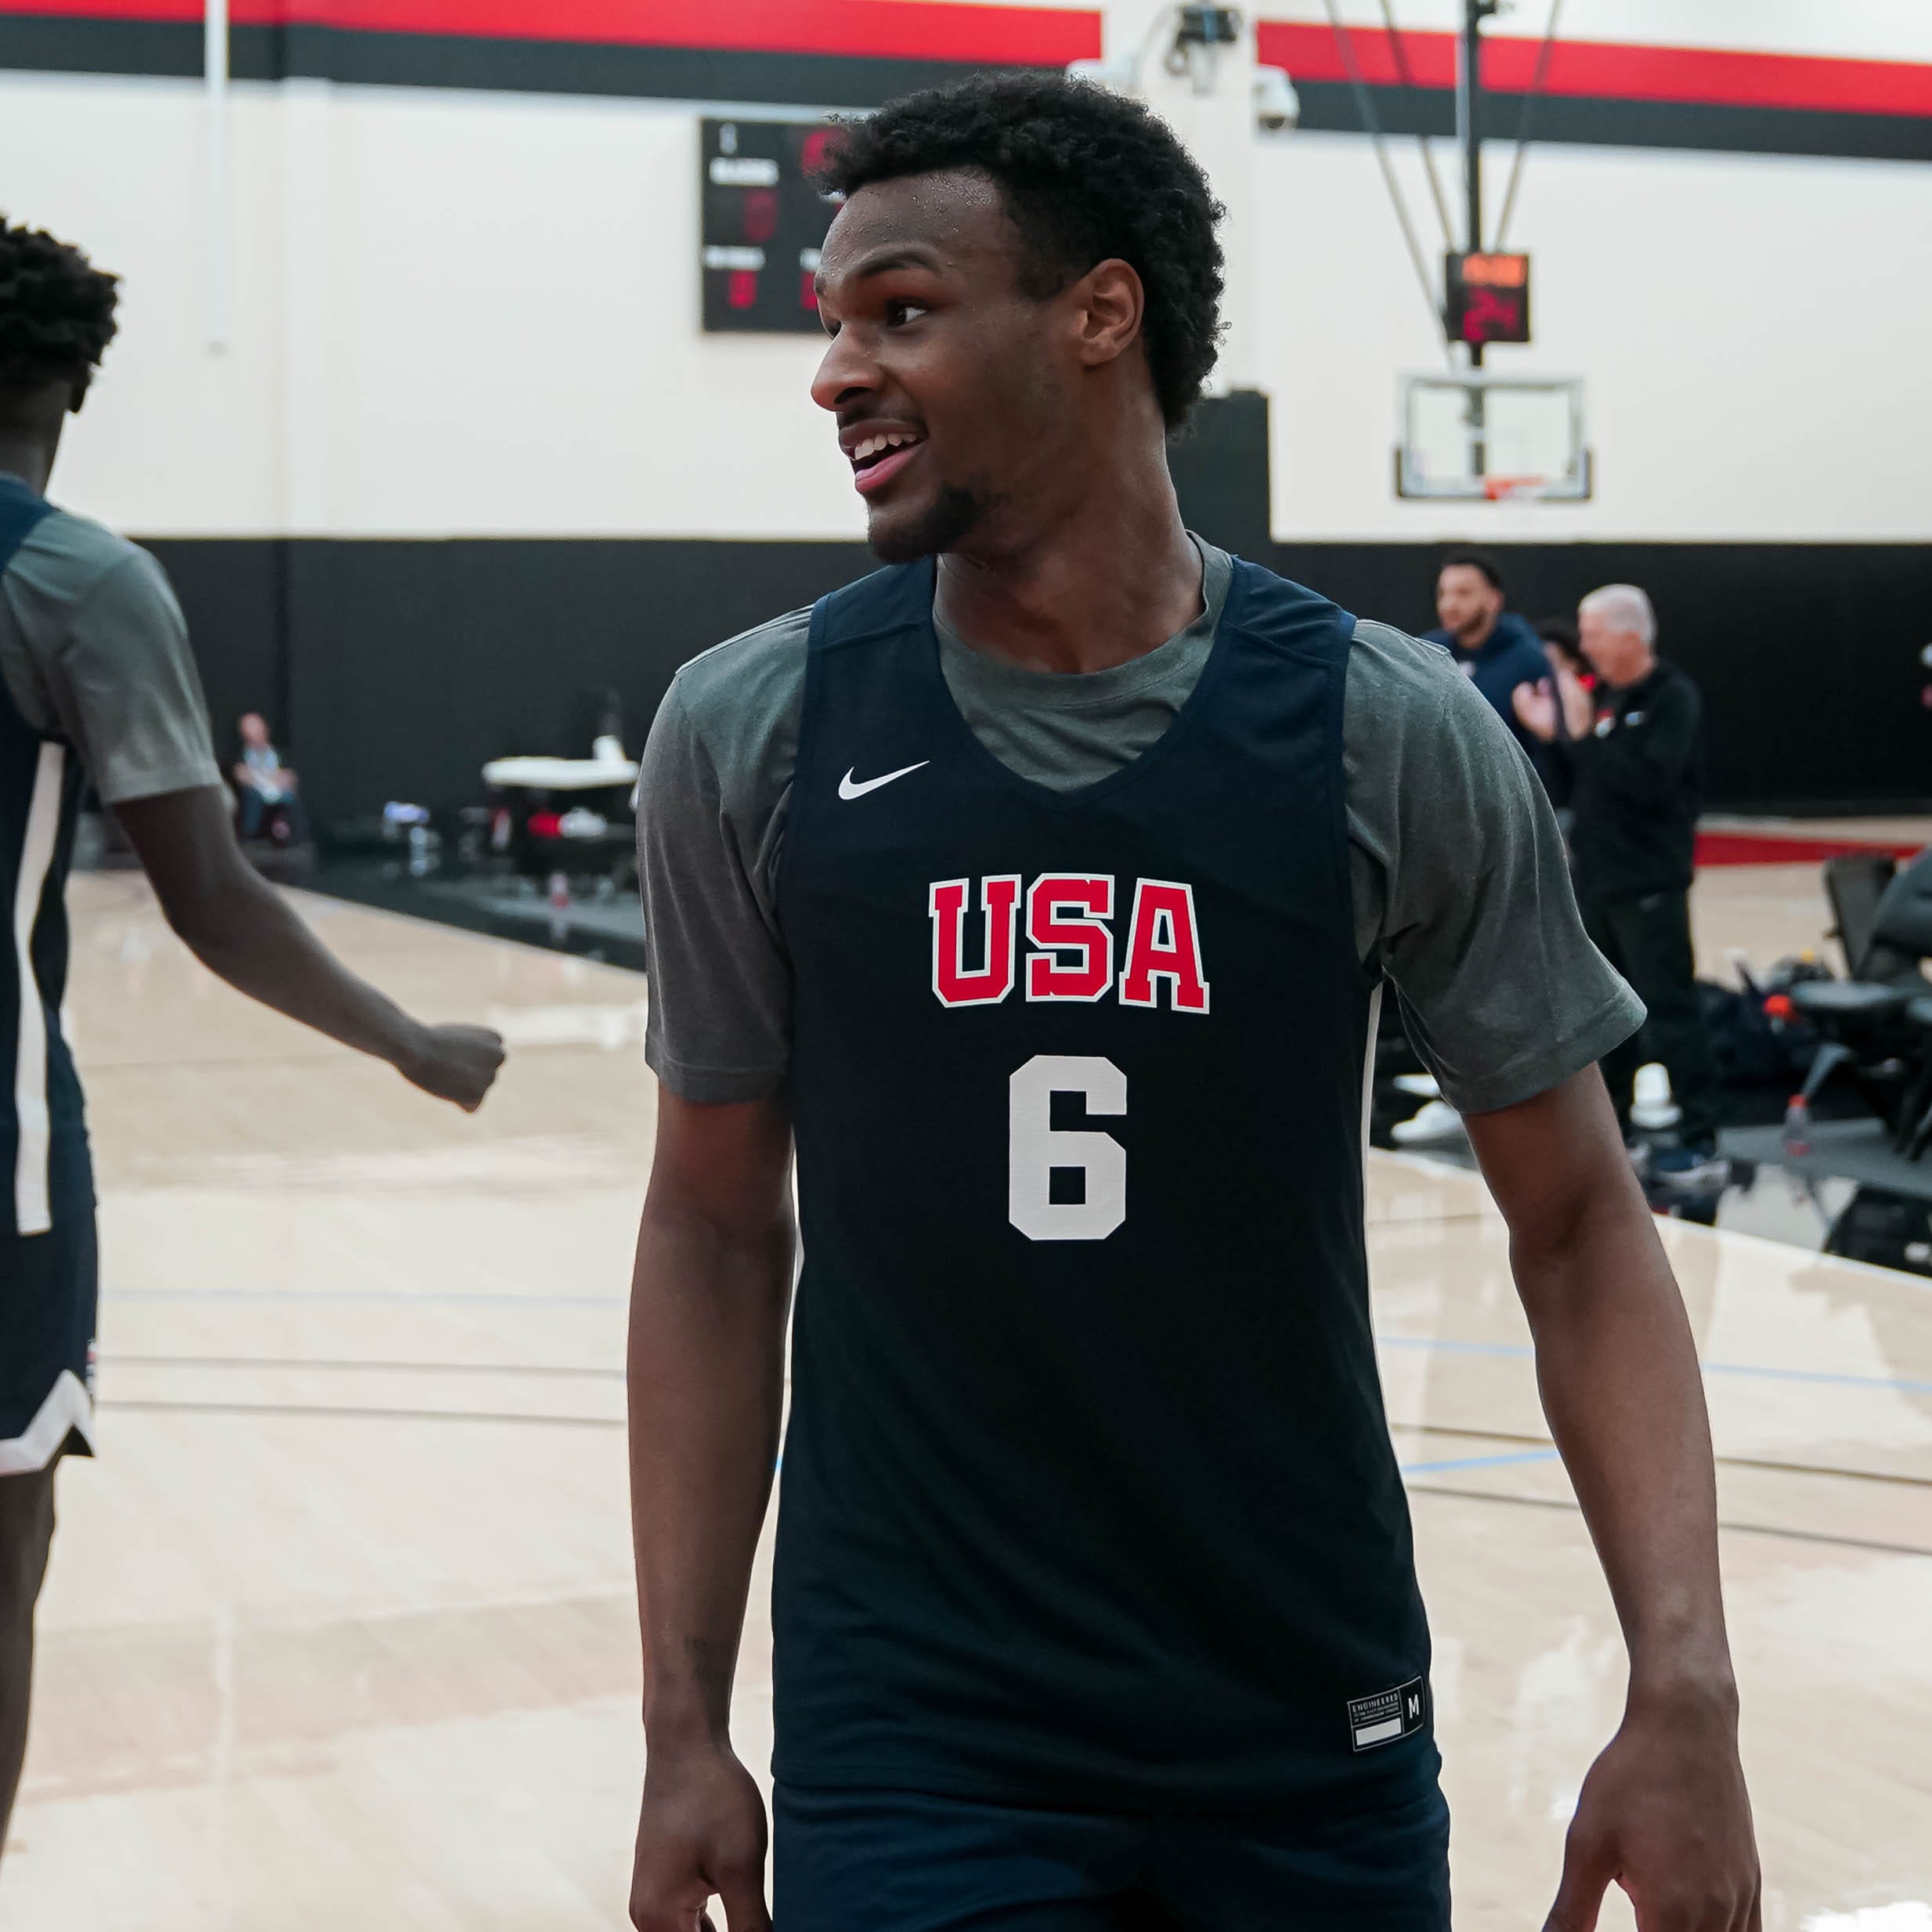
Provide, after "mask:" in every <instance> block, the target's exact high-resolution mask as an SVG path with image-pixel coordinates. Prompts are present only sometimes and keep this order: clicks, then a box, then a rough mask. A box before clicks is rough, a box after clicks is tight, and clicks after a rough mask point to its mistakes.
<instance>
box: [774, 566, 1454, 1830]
mask: <svg viewBox="0 0 1932 1932" xmlns="http://www.w3.org/2000/svg"><path fill="white" fill-rule="evenodd" d="M932 594H933V568H932V566H931V565H930V564H924V565H912V566H908V567H906V568H904V569H896V570H888V571H883V572H879V573H878V574H877V575H876V576H872V577H869V578H868V579H866V580H865V581H864V582H862V583H858V584H855V585H854V586H852V587H850V588H849V589H847V590H842V591H840V592H838V593H836V594H834V595H832V596H831V597H829V598H825V600H823V601H822V602H821V603H820V604H819V605H818V607H817V608H816V610H815V611H814V616H813V622H812V627H811V647H810V652H809V659H808V666H809V667H808V670H807V684H806V698H805V710H804V717H803V727H802V736H801V742H800V748H799V756H798V763H797V767H796V778H795V781H794V784H793V793H792V803H791V807H790V814H791V815H790V819H789V829H788V832H787V839H786V853H785V859H784V861H783V869H782V876H781V880H780V887H779V914H780V918H781V921H782V926H783V930H784V935H785V942H786V945H787V948H788V949H789V954H790V957H791V959H792V962H793V970H794V975H795V978H794V988H793V999H794V1006H793V1080H792V1088H791V1093H790V1104H791V1107H792V1110H793V1121H794V1125H795V1129H796V1136H797V1146H798V1173H799V1196H800V1206H801V1212H802V1216H803V1237H804V1268H803V1276H802V1277H801V1280H800V1287H799V1294H798V1305H797V1313H796V1324H795V1327H794V1331H793V1389H792V1410H791V1420H790V1423H789V1429H788V1432H787V1435H786V1439H785V1461H784V1465H783V1469H782V1478H781V1486H782V1497H781V1504H780V1510H779V1526H778V1571H777V1576H776V1580H775V1590H774V1623H775V1634H776V1641H777V1659H776V1666H775V1691H776V1699H777V1713H776V1714H777V1725H778V1750H777V1757H776V1768H777V1771H778V1775H779V1776H780V1777H781V1778H782V1779H785V1780H787V1781H788V1782H793V1783H796V1784H800V1785H821V1786H829V1785H868V1786H889V1787H895V1788H904V1789H914V1790H929V1791H941V1792H955V1793H964V1794H966V1795H970V1796H982V1797H990V1798H992V1799H995V1800H1006V1801H1011V1802H1017V1803H1023V1804H1024V1803H1036V1802H1037V1803H1040V1804H1060V1803H1071V1804H1080V1805H1085V1806H1088V1807H1092V1806H1095V1805H1103V1806H1104V1805H1113V1804H1118V1805H1121V1806H1122V1807H1139V1806H1143V1805H1145V1806H1149V1807H1152V1806H1156V1805H1166V1806H1173V1807H1183V1806H1201V1807H1208V1806H1220V1805H1224V1804H1243V1803H1273V1802H1277V1801H1280V1800H1283V1799H1293V1800H1298V1801H1314V1800H1318V1799H1320V1800H1326V1801H1329V1802H1333V1803H1334V1804H1338V1805H1339V1806H1352V1805H1354V1804H1357V1803H1360V1804H1380V1803H1382V1802H1384V1801H1385V1800H1389V1801H1393V1800H1396V1799H1399V1797H1402V1796H1404V1795H1406V1793H1407V1791H1409V1790H1410V1789H1414V1787H1415V1786H1417V1785H1420V1784H1422V1783H1425V1782H1428V1781H1432V1780H1433V1779H1434V1777H1435V1772H1436V1769H1437V1760H1436V1757H1435V1748H1434V1746H1433V1743H1432V1741H1431V1739H1430V1737H1429V1735H1428V1730H1429V1714H1428V1693H1427V1689H1426V1685H1427V1678H1428V1634H1427V1630H1426V1627H1425V1623H1424V1619H1423V1616H1422V1610H1421V1602H1420V1599H1419V1597H1418V1595H1417V1590H1416V1587H1415V1581H1414V1569H1413V1562H1412V1555H1411V1548H1410V1528H1409V1519H1408V1512H1407V1504H1406V1500H1405V1497H1404V1495H1403V1488H1402V1484H1401V1480H1400V1477H1399V1473H1398V1471H1397V1469H1396V1462H1395V1458H1394V1455H1393V1452H1392V1448H1391V1446H1390V1443H1389V1434H1388V1429H1387V1427H1386V1424H1385V1419H1384V1416H1383V1413H1382V1407H1381V1391H1380V1385H1379V1382H1378V1377H1377V1372H1376V1365H1375V1357H1374V1347H1373V1343H1372V1340H1371V1337H1370V1326H1369V1309H1368V1298H1367V1266H1366V1260H1365V1257H1364V1252H1363V1206H1362V1194H1363V1175H1362V1159H1363V1097H1364V1095H1363V1089H1364V1062H1365V1058H1366V1056H1367V1049H1368V1042H1369V1037H1370V1008H1371V1004H1372V1001H1371V989H1370V985H1369V984H1367V980H1366V978H1365V976H1364V973H1363V969H1362V966H1361V965H1360V962H1359V960H1358V959H1357V957H1356V950H1355V943H1354V937H1353V934H1354V923H1353V919H1352V913H1351V903H1350V886H1349V867H1348V854H1347V846H1346V836H1345V821H1344V814H1343V796H1342V691H1343V682H1344V675H1345V668H1346V664H1347V660H1348V655H1349V645H1350V639H1351V635H1352V630H1353V619H1352V618H1350V617H1349V616H1348V615H1347V614H1346V613H1345V612H1342V611H1340V610H1338V608H1336V607H1335V606H1334V605H1332V604H1329V603H1327V602H1326V601H1324V600H1323V599H1321V598H1318V597H1316V596H1314V595H1313V594H1311V593H1309V592H1308V591H1306V590H1302V589H1299V588H1298V587H1295V585H1292V584H1289V583H1284V582H1283V581H1282V580H1280V578H1277V577H1275V576H1271V575H1270V574H1269V572H1266V571H1263V570H1260V569H1256V568H1255V566H1253V565H1249V564H1245V563H1237V565H1236V566H1235V572H1234V580H1233V587H1232V589H1231V590H1230V593H1229V595H1228V599H1227V604H1226V610H1225V612H1224V614H1223V616H1222V620H1221V623H1220V627H1219V634H1218V637H1217V641H1216V642H1215V646H1214V648H1213V651H1212V655H1211V656H1210V657H1209V659H1208V663H1207V666H1206V667H1205V669H1204V671H1203V673H1202V674H1201V679H1200V681H1199V683H1198V684H1197V688H1196V689H1195V691H1194V695H1193V697H1192V698H1191V699H1190V701H1189V702H1188V703H1187V705H1186V706H1185V708H1184V709H1183V710H1182V711H1181V713H1179V716H1178V717H1176V718H1175V720H1174V721H1173V723H1172V725H1171V726H1170V727H1169V728H1168V731H1167V732H1166V734H1165V735H1164V736H1163V737H1162V738H1161V739H1160V740H1159V741H1158V742H1157V743H1156V744H1155V745H1154V746H1153V748H1152V749H1150V750H1148V751H1147V752H1146V753H1143V755H1142V756H1141V757H1139V758H1137V759H1136V760H1134V762H1133V763H1132V764H1129V765H1128V766H1126V767H1125V768H1123V769H1122V770H1121V771H1117V772H1115V773H1114V774H1113V775H1111V776H1110V777H1108V778H1104V779H1103V780H1102V781H1100V782H1099V783H1097V784H1094V785H1088V786H1085V787H1084V788H1082V789H1078V790H1076V791H1072V792H1054V791H1050V790H1048V789H1045V788H1043V787H1042V786H1040V785H1035V784H1033V783H1031V782H1028V781H1027V780H1026V779H1024V778H1020V777H1018V776H1017V775H1015V774H1014V773H1013V772H1011V771H1009V770H1008V769H1007V768H1006V767H1005V766H1003V765H1002V764H1000V763H999V761H998V760H997V759H995V757H993V756H992V754H991V753H990V752H988V750H987V749H985V748H984V746H982V745H981V744H980V742H979V741H978V740H977V738H975V737H974V735H973V732H972V731H971V730H970V728H968V726H967V725H966V722H965V720H963V719H962V717H961V716H960V715H959V711H958V710H957V708H956V707H955V705H954V703H953V702H952V697H951V695H950V693H949V692H948V689H947V687H946V683H945V680H944V675H943V673H942V672H941V667H940V659H939V649H938V645H937V638H936V637H935V635H934V633H933V626H932V619H931V606H932Z"/></svg>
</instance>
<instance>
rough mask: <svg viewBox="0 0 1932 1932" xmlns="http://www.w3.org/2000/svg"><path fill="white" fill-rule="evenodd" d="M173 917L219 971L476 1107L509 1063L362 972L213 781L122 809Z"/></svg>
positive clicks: (489, 1036)
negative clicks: (408, 1009) (267, 875)
mask: <svg viewBox="0 0 1932 1932" xmlns="http://www.w3.org/2000/svg"><path fill="white" fill-rule="evenodd" d="M114 816H115V817H116V818H117V819H119V821H120V822H121V829H123V830H124V831H125V832H126V833H127V835H128V841H129V843H131V844H132V846H133V847H134V849H135V853H136V854H137V855H138V856H139V859H140V861H141V864H142V866H143V868H144V869H145V870H146V873H147V876H148V878H149V880H150V883H152V884H153V887H154V894H155V897H157V899H159V900H160V901H161V911H162V912H163V913H164V915H166V917H167V919H168V924H169V925H170V926H172V927H173V928H174V930H175V932H176V933H178V934H179V936H180V937H181V939H182V941H183V942H184V943H185V944H186V946H187V947H188V949H189V950H190V952H193V954H194V955H195V957H196V958H197V959H199V960H200V962H201V963H202V964H203V965H204V966H206V967H208V970H210V971H211V973H215V975H216V977H218V978H220V979H223V980H226V981H227V982H228V984H229V985H230V986H232V987H233V988H235V989H236V990H237V991H238V992H243V993H246V994H247V995H248V996H249V997H250V998H251V999H258V1000H259V1001H261V1002H262V1005H264V1006H272V1007H273V1009H275V1010H276V1012H277V1013H285V1014H287V1017H289V1018H290V1019H291V1020H299V1021H300V1022H301V1023H302V1024H303V1025H304V1026H307V1027H314V1028H315V1030H316V1031H317V1032H318V1033H323V1034H326V1035H327V1036H328V1037H329V1038H330V1039H332V1040H339V1041H341V1043H342V1044H343V1045H345V1046H352V1047H354V1048H356V1049H357V1050H358V1051H359V1052H361V1053H372V1054H374V1056H376V1058H377V1059H378V1060H387V1061H388V1064H390V1065H391V1066H392V1067H395V1070H396V1071H397V1072H398V1073H399V1074H402V1075H403V1078H405V1079H406V1080H408V1081H410V1082H413V1083H414V1084H415V1085H417V1086H419V1087H421V1089H423V1090H424V1092H426V1093H432V1094H434V1095H435V1096H436V1097H437V1098H438V1099H439V1100H450V1101H453V1102H454V1103H456V1104H457V1106H458V1107H462V1108H464V1110H466V1111H468V1112H471V1113H474V1112H475V1110H476V1109H477V1108H478V1107H479V1106H481V1105H482V1100H483V1096H484V1095H485V1094H486V1093H487V1092H489V1088H490V1083H491V1082H493V1080H494V1079H495V1078H496V1077H497V1068H498V1067H500V1066H501V1065H502V1064H503V1042H502V1041H501V1040H500V1038H498V1037H497V1035H496V1034H494V1033H493V1032H492V1031H489V1029H488V1028H487V1027H466V1026H441V1027H432V1026H425V1025H424V1024H422V1023H421V1021H420V1020H413V1019H411V1018H410V1016H409V1015H408V1014H407V1013H405V1012H403V1009H402V1008H401V1007H399V1006H397V1005H396V1004H395V1002H394V1001H393V1000H392V999H388V997H386V996H385V995H383V994H381V993H379V992H377V990H376V989H375V988H374V987H373V986H371V985H370V984H368V983H367V981H366V980H359V979H358V978H357V977H356V975H355V974H354V973H351V972H350V971H349V970H348V968H347V967H346V966H344V965H343V964H342V963H341V961H340V960H338V959H337V958H336V957H335V955H334V954H333V953H331V952H330V951H329V949H328V948H327V947H326V946H324V945H323V944H322V943H321V941H320V940H318V939H317V938H316V936H315V934H314V933H312V932H311V931H310V930H309V928H308V927H307V926H305V925H304V924H303V923H302V920H301V919H299V918H298V916H297V915H296V914H295V912H294V910H293V909H292V908H291V907H290V905H289V904H288V902H287V900H285V899H284V898H283V897H282V896H281V894H280V893H278V892H276V890H275V889H274V888H273V887H271V886H269V885H268V884H267V883H265V881H264V880H263V879H262V878H261V876H259V875H258V873H257V872H256V871H255V868H254V867H253V866H251V865H250V864H249V863H248V861H247V859H246V858H244V856H243V855H242V852H241V850H240V847H238V846H237V844H236V843H235V835H234V831H233V828H232V827H231V826H230V825H229V818H228V806H227V801H226V800H225V799H224V798H223V796H222V793H221V791H220V790H219V789H218V787H216V786H214V785H199V786H197V787H195V788H193V789H191V790H188V791H182V792H166V793H160V794H158V795H157V796H153V797H151V798H136V799H125V800H122V801H121V803H119V804H117V805H116V806H115V807H114Z"/></svg>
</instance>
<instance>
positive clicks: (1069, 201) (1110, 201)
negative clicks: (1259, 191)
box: [821, 73, 1226, 429]
mask: <svg viewBox="0 0 1932 1932" xmlns="http://www.w3.org/2000/svg"><path fill="white" fill-rule="evenodd" d="M838 129H839V133H838V138H837V139H836V140H834V141H832V142H831V143H829V144H828V147H827V152H826V160H825V166H824V168H823V171H822V175H821V179H822V181H823V182H824V185H825V186H826V187H827V188H828V189H829V190H831V191H832V193H836V194H852V193H856V192H857V191H858V190H859V189H861V188H863V187H865V186H867V185H868V183H870V182H875V181H897V180H900V179H903V178H904V177H905V176H906V175H928V174H933V173H936V172H938V171H939V170H941V169H942V168H972V169H975V170H977V172H980V173H981V174H984V175H990V176H991V178H992V179H993V180H994V181H995V182H997V183H998V184H999V189H1000V191H1001V193H1002V196H1003V197H1004V198H1005V200H1006V210H1007V212H1008V214H1009V215H1011V217H1012V218H1013V225H1014V226H1015V227H1016V228H1017V229H1019V231H1020V244H1021V250H1020V292H1021V293H1022V294H1024V295H1026V296H1027V297H1028V298H1030V299H1031V300H1034V301H1036V302H1045V301H1046V300H1048V299H1049V298H1051V297H1053V296H1054V295H1056V294H1059V293H1060V291H1061V290H1062V289H1064V288H1065V287H1067V284H1068V283H1071V282H1073V281H1075V280H1078V278H1079V277H1080V276H1082V275H1085V273H1086V272H1087V271H1088V269H1090V268H1092V266H1093V265H1094V264H1095V263H1096V262H1104V261H1106V260H1107V259H1108V258H1110V257H1118V258H1119V259H1120V260H1121V261H1123V262H1127V263H1128V264H1129V265H1131V266H1132V269H1134V271H1135V273H1136V274H1138V275H1139V277H1140V280H1141V283H1142V286H1143V287H1144V288H1145V290H1146V291H1147V309H1146V312H1145V315H1144V316H1143V321H1142V324H1141V333H1142V339H1143V342H1144V344H1145V345H1146V350H1147V366H1148V367H1149V368H1150V370H1151V371H1152V372H1153V375H1154V393H1155V395H1157V397H1158V398H1159V399H1160V404H1161V414H1162V416H1163V417H1165V418H1166V420H1167V424H1168V428H1170V429H1172V428H1178V427H1179V425H1180V424H1182V423H1183V422H1184V421H1186V418H1187V414H1188V412H1189V411H1190V410H1191V409H1192V408H1193V407H1194V404H1195V403H1196V402H1197V400H1198V399H1199V398H1200V395H1201V383H1202V381H1203V380H1204V378H1205V377H1206V376H1207V374H1208V370H1211V369H1212V367H1214V362H1215V353H1216V349H1217V345H1218V341H1219V336H1220V334H1221V320H1220V308H1221V289H1222V255H1221V244H1220V243H1219V241H1218V240H1216V239H1215V223H1216V222H1218V221H1219V219H1220V218H1221V217H1222V215H1223V214H1224V213H1226V210H1225V209H1223V208H1222V206H1221V204H1220V203H1219V202H1218V201H1216V200H1215V198H1214V193H1213V191H1212V190H1211V189H1210V188H1209V186H1208V178H1207V176H1206V175H1204V174H1203V173H1202V172H1201V167H1200V164H1199V163H1198V162H1197V161H1195V159H1194V157H1193V156H1192V155H1191V154H1190V153H1188V151H1187V150H1186V148H1185V147H1183V146H1182V145H1181V143H1180V142H1179V139H1176V138H1175V135H1174V133H1173V131H1172V129H1171V128H1168V125H1167V124H1166V122H1165V121H1161V120H1160V119H1159V118H1158V117H1157V116H1155V115H1154V114H1150V113H1149V112H1148V110H1147V109H1146V108H1145V107H1143V106H1142V105H1141V104H1140V103H1139V102H1138V101H1132V100H1127V99H1123V98H1122V97H1121V96H1119V95H1118V94H1110V93H1109V92H1107V90H1106V89H1105V88H1100V87H1096V86H1095V85H1092V83H1091V82H1090V81H1076V80H1071V79H1069V78H1067V77H1066V76H1065V75H1064V74H1031V73H1028V74H974V75H973V76H972V77H971V78H969V79H966V80H963V81H954V82H952V83H951V84H950V85H947V86H944V87H936V88H926V89H923V91H922V92H919V93H916V94H908V95H905V96H902V97H901V99H898V100H895V101H891V102H889V103H887V105H886V106H885V107H883V108H881V109H880V110H879V112H878V113H877V114H874V115H872V116H871V117H869V118H868V119H865V120H852V121H840V122H839V123H838Z"/></svg>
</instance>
